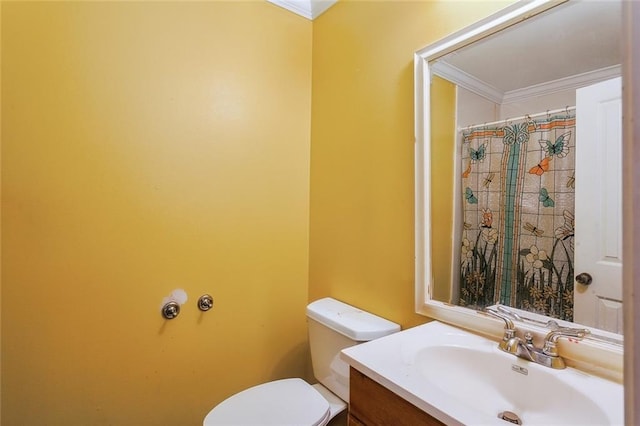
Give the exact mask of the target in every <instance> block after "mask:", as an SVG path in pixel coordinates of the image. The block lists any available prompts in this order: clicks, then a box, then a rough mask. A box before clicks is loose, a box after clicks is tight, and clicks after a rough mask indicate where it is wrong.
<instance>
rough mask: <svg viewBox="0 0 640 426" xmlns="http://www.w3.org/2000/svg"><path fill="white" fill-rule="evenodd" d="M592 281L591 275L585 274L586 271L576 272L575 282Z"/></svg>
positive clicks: (589, 282) (586, 283)
mask: <svg viewBox="0 0 640 426" xmlns="http://www.w3.org/2000/svg"><path fill="white" fill-rule="evenodd" d="M592 281H593V277H591V275H589V274H587V273H586V272H583V273H581V274H578V276H577V277H576V282H577V283H578V284H582V285H589V284H591V282H592Z"/></svg>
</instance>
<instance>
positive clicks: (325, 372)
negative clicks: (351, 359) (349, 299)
mask: <svg viewBox="0 0 640 426" xmlns="http://www.w3.org/2000/svg"><path fill="white" fill-rule="evenodd" d="M307 318H308V323H309V344H310V346H311V361H312V364H313V373H314V375H315V377H316V379H318V380H319V381H320V383H318V384H315V385H310V384H308V383H307V382H305V381H304V380H302V379H283V380H276V381H273V382H268V383H264V384H261V385H258V386H254V387H252V388H249V389H247V390H244V391H242V392H240V393H237V394H235V395H233V396H231V397H229V398H227V399H226V400H224V401H222V402H221V403H220V404H218V405H217V406H216V407H214V408H213V409H212V410H211V411H210V412H209V414H207V416H206V417H205V419H204V423H203V424H204V426H214V425H215V426H222V425H224V426H231V425H242V426H258V425H260V426H266V425H274V426H276V425H277V426H285V425H292V426H293V425H295V426H322V425H326V424H327V423H329V420H331V419H332V418H333V417H334V416H335V415H336V414H338V413H340V412H341V411H342V410H344V409H345V408H346V406H347V402H348V401H349V366H348V365H347V364H346V363H345V362H344V361H342V360H341V359H340V351H341V350H342V349H344V348H347V347H349V346H354V345H357V344H358V343H362V342H366V341H369V340H373V339H377V338H378V337H382V336H386V335H388V334H392V333H395V332H397V331H400V326H399V325H398V324H395V323H393V322H391V321H387V320H386V319H383V318H380V317H378V316H376V315H373V314H370V313H368V312H364V311H361V310H360V309H358V308H354V307H353V306H350V305H347V304H346V303H342V302H339V301H337V300H335V299H331V298H329V297H327V298H325V299H320V300H317V301H315V302H313V303H311V304H309V305H308V306H307ZM323 385H324V386H323ZM325 386H326V387H325Z"/></svg>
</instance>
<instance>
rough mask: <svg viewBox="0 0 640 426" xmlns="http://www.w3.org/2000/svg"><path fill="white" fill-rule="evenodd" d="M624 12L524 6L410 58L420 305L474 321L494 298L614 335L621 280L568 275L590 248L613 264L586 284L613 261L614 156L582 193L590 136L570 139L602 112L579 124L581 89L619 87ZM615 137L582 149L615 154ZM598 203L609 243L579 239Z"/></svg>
mask: <svg viewBox="0 0 640 426" xmlns="http://www.w3.org/2000/svg"><path fill="white" fill-rule="evenodd" d="M621 13H622V12H621V2H619V1H608V2H604V1H599V2H598V1H595V2H594V1H577V0H571V1H560V2H558V1H554V2H549V1H534V2H529V3H527V4H522V3H521V2H518V3H517V4H515V5H512V6H510V7H509V8H506V9H504V10H503V11H501V12H499V13H497V14H495V15H493V16H491V17H489V18H487V19H485V20H483V21H480V22H478V23H476V24H474V25H472V26H471V27H469V28H467V29H465V30H463V31H460V32H458V33H455V34H453V35H451V36H449V37H447V38H445V39H443V40H441V41H439V42H437V43H435V44H434V45H431V46H428V47H426V48H425V49H422V50H421V51H419V52H418V53H417V54H416V309H417V311H418V312H421V313H424V314H426V315H429V316H432V317H435V318H438V319H442V320H445V321H449V322H456V321H467V322H468V323H469V324H471V323H473V321H475V319H474V315H477V314H476V311H477V310H478V309H481V308H483V307H485V306H490V305H494V304H501V305H505V306H507V307H508V308H509V309H510V310H512V311H514V312H515V313H516V314H518V315H519V316H520V317H523V318H525V320H530V321H531V322H532V323H534V324H535V323H537V324H544V323H546V321H548V320H549V319H556V320H563V321H566V322H573V321H578V322H579V323H580V325H582V326H587V327H589V328H592V329H593V328H594V327H596V328H599V329H600V330H597V331H596V332H595V333H594V335H595V336H596V337H598V336H599V337H604V338H605V339H608V340H611V339H613V340H616V341H618V340H619V339H618V337H619V336H616V333H621V332H622V331H621V330H622V296H621V294H622V285H621V278H620V279H619V281H620V283H619V287H620V288H619V289H618V290H615V291H613V290H611V289H609V288H607V289H606V290H595V288H596V286H587V285H585V284H578V283H575V282H574V278H575V276H576V275H579V274H580V273H582V272H585V274H586V273H587V272H591V271H590V269H589V268H591V265H592V264H593V263H597V262H593V261H592V260H586V259H587V258H586V256H585V255H584V254H583V252H584V250H585V248H587V247H593V246H595V247H598V246H600V245H602V246H604V247H605V248H606V253H605V254H604V255H603V256H604V257H605V258H606V262H603V263H607V265H608V266H611V265H614V266H615V267H616V268H617V269H615V270H612V269H607V270H606V271H605V272H603V273H604V277H605V278H606V279H604V280H603V279H602V276H597V277H599V278H598V279H595V280H593V281H595V282H601V281H607V282H609V281H611V280H612V278H613V277H614V276H616V274H618V273H619V272H618V271H619V270H621V260H620V259H621V232H622V225H621V213H620V212H621V197H620V195H619V194H620V193H621V163H620V162H619V163H615V162H614V163H611V162H609V163H607V164H608V169H607V170H605V171H604V172H603V173H608V175H604V176H605V177H604V178H602V179H601V180H599V181H597V182H598V184H597V185H595V184H594V185H593V186H594V187H595V186H599V185H600V184H599V182H601V181H606V183H607V185H609V186H608V187H606V189H605V190H600V191H595V190H591V191H585V188H587V184H586V183H585V182H587V180H588V179H589V178H590V177H589V170H593V169H592V167H593V165H591V164H589V165H587V163H586V160H584V157H585V154H584V152H585V150H586V148H585V147H586V146H589V144H588V143H587V142H586V140H587V137H586V136H581V137H580V138H577V137H576V136H577V134H582V135H584V134H585V130H584V125H583V124H582V123H586V122H589V121H597V120H596V119H592V118H588V119H584V118H583V119H582V120H581V117H587V115H586V112H585V111H586V110H587V107H585V106H584V105H586V104H585V101H584V99H587V98H588V96H590V95H588V94H589V93H591V92H590V91H589V89H588V88H591V87H594V88H595V87H600V85H601V84H603V83H602V82H605V81H611V82H614V83H615V82H617V84H618V85H620V83H619V78H620V77H619V76H620V74H621V67H620V63H621V50H622V49H621V47H620V45H621V30H620V28H621V21H622V15H621ZM616 78H618V80H616ZM614 83H612V84H614ZM585 93H586V94H585ZM577 98H579V99H580V102H578V99H577ZM577 103H578V105H577ZM581 105H582V106H581ZM615 105H617V106H616V107H617V108H618V109H619V110H621V107H620V106H619V105H620V104H615ZM576 123H578V124H576ZM576 126H577V128H576ZM587 131H588V130H587ZM598 131H599V130H597V129H596V130H595V131H592V132H591V133H594V134H595V133H597V132H598ZM580 132H582V133H580ZM612 137H614V138H615V135H614V136H612ZM618 137H619V143H618V145H621V137H620V136H619V135H618ZM581 142H582V143H581ZM592 145H598V144H597V143H593V144H592ZM600 145H601V144H600ZM577 146H580V147H581V148H580V149H582V151H579V150H578V149H576V147H577ZM611 146H613V144H612V143H609V144H608V147H609V148H607V151H606V152H605V153H601V152H596V151H594V152H593V153H590V154H588V155H586V157H587V159H588V158H589V157H591V158H596V159H598V158H600V159H603V158H604V157H602V155H605V156H608V157H615V155H616V154H615V153H616V152H617V155H618V160H619V161H621V158H619V156H620V154H619V153H620V151H615V150H614V149H612V148H611ZM525 147H526V148H525ZM516 148H517V149H516ZM618 149H619V147H618ZM577 152H582V153H583V154H582V155H579V154H577ZM518 161H519V162H520V163H518ZM583 161H585V162H583ZM596 166H597V165H596ZM597 167H598V166H597ZM585 170H586V172H585ZM607 176H609V177H607ZM576 181H578V182H579V183H576ZM580 182H582V186H580ZM616 197H617V198H616ZM581 206H582V207H583V208H580V207H581ZM584 206H587V207H586V208H584ZM593 206H596V207H593ZM598 206H607V207H606V208H600V207H598ZM612 206H613V207H612ZM592 210H597V211H598V212H601V210H606V212H605V213H606V215H607V216H602V215H600V216H598V217H597V218H596V219H595V220H596V221H597V220H598V218H600V219H602V218H603V217H605V218H606V220H601V222H604V223H607V224H611V223H613V224H612V225H611V226H608V227H603V229H602V231H601V232H602V233H603V235H604V236H605V237H604V238H605V239H604V240H598V241H601V242H604V243H603V244H599V243H598V242H596V243H593V242H585V241H586V240H585V239H584V238H583V237H584V236H585V235H589V234H592V233H593V232H592V231H591V229H589V228H586V227H585V226H584V224H585V223H588V221H589V220H591V219H589V218H586V219H585V218H584V212H585V211H587V212H588V211H592ZM576 211H577V212H576ZM605 213H603V214H605ZM576 214H580V215H581V216H580V217H579V220H578V219H576V218H575V216H576ZM616 215H617V217H616ZM611 218H614V220H610V219H611ZM578 223H580V224H581V225H582V227H580V226H578ZM574 226H575V229H574ZM580 230H582V233H581V232H580ZM452 236H453V238H452ZM581 236H582V237H581ZM574 250H575V251H574ZM481 264H482V265H481ZM585 268H586V269H585ZM587 270H588V271H587ZM593 274H594V276H596V275H595V272H594V273H593ZM581 278H582V276H581ZM607 292H608V293H607ZM600 293H602V294H600ZM594 294H595V296H594V297H595V299H596V301H595V302H594V301H593V300H592V299H589V300H588V301H586V302H585V301H584V298H585V297H587V296H589V297H591V296H592V295H594ZM586 305H589V306H590V310H585V309H584V308H583V306H586ZM470 328H473V327H470Z"/></svg>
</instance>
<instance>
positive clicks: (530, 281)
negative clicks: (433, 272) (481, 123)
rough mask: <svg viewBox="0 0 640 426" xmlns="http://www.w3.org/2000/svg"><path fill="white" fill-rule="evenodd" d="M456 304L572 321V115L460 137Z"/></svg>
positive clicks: (464, 132)
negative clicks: (499, 305)
mask: <svg viewBox="0 0 640 426" xmlns="http://www.w3.org/2000/svg"><path fill="white" fill-rule="evenodd" d="M462 139H463V143H462V166H463V170H464V172H463V173H462V190H463V197H464V199H463V220H464V223H463V230H462V247H461V265H460V266H461V268H460V300H459V301H458V304H460V305H462V306H469V307H475V308H481V307H485V306H488V305H492V304H495V303H502V304H505V305H508V306H512V307H515V308H519V309H524V310H527V311H531V312H536V313H540V314H544V315H548V316H551V317H555V318H560V319H565V320H569V321H572V320H573V252H574V248H573V241H574V200H575V196H574V193H575V191H574V185H575V177H574V175H575V157H574V149H575V115H573V114H567V115H563V116H553V117H546V118H544V119H537V120H532V119H530V118H527V119H525V120H521V121H516V122H511V123H509V124H507V125H505V126H496V127H487V128H475V129H473V130H468V131H463V132H462Z"/></svg>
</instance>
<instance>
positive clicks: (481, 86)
mask: <svg viewBox="0 0 640 426" xmlns="http://www.w3.org/2000/svg"><path fill="white" fill-rule="evenodd" d="M430 69H431V72H432V73H433V74H435V75H437V76H440V77H442V78H444V79H445V80H449V81H450V82H452V83H455V84H457V85H458V86H460V87H464V88H465V89H467V90H469V91H471V92H473V93H475V94H477V95H480V96H482V97H483V98H487V99H489V100H490V101H491V102H493V103H496V104H501V103H502V100H503V97H504V92H503V91H501V90H500V89H497V88H495V87H493V86H491V85H489V84H487V83H485V82H484V81H482V80H480V79H478V78H476V77H474V76H472V75H471V74H467V73H466V72H464V71H462V70H461V69H460V68H457V67H454V66H453V65H451V64H449V63H448V62H444V61H437V62H434V63H433V64H432V65H431V66H430Z"/></svg>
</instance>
